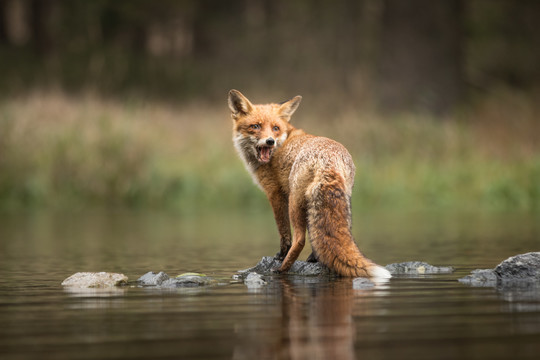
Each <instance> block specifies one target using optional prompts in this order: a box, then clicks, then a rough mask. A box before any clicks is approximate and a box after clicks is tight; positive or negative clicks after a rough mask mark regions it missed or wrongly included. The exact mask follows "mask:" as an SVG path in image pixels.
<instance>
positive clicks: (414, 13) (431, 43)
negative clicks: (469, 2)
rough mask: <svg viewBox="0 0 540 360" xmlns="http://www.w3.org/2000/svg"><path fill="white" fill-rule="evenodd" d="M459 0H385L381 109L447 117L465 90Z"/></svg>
mask: <svg viewBox="0 0 540 360" xmlns="http://www.w3.org/2000/svg"><path fill="white" fill-rule="evenodd" d="M462 21H463V5H462V1H461V0H438V1H433V0H409V1H402V0H385V1H384V9H383V17H382V34H381V51H380V55H379V65H380V66H379V72H380V78H379V82H380V86H379V102H380V106H381V108H382V109H383V110H390V111H403V110H422V111H429V112H434V113H438V114H440V113H445V112H448V111H450V110H452V109H453V108H454V106H455V105H457V104H458V103H459V100H460V98H461V96H462V92H463V67H462V63H463V59H462V56H463V54H462V46H463V36H462V33H463V30H462Z"/></svg>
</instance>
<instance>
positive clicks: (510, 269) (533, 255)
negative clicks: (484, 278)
mask: <svg viewBox="0 0 540 360" xmlns="http://www.w3.org/2000/svg"><path fill="white" fill-rule="evenodd" d="M495 273H496V274H497V277H498V278H500V279H501V280H502V281H503V282H507V281H527V282H529V281H530V282H539V281H540V252H530V253H527V254H521V255H516V256H512V257H510V258H508V259H506V260H504V261H503V262H502V263H500V264H499V265H497V267H495Z"/></svg>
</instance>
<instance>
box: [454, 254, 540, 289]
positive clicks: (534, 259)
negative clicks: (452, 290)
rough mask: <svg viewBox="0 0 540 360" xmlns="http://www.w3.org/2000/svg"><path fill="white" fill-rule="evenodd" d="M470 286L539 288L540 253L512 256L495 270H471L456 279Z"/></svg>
mask: <svg viewBox="0 0 540 360" xmlns="http://www.w3.org/2000/svg"><path fill="white" fill-rule="evenodd" d="M458 281H459V282H461V283H465V284H469V285H472V286H493V287H495V286H496V287H497V288H499V289H502V290H505V291H506V290H508V289H511V288H527V289H533V290H534V291H536V290H535V289H537V288H539V287H540V252H530V253H526V254H520V255H516V256H512V257H510V258H508V259H506V260H504V261H503V262H501V263H500V264H499V265H497V266H496V267H495V269H487V270H473V271H472V273H471V275H467V276H465V277H464V278H461V279H458Z"/></svg>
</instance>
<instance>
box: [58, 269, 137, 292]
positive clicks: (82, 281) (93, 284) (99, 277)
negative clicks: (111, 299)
mask: <svg viewBox="0 0 540 360" xmlns="http://www.w3.org/2000/svg"><path fill="white" fill-rule="evenodd" d="M127 281H128V278H127V276H126V275H124V274H118V273H109V272H78V273H75V274H73V275H71V276H70V277H68V278H67V279H65V280H64V281H63V282H62V285H63V286H66V287H72V288H106V287H113V286H121V285H126V284H127Z"/></svg>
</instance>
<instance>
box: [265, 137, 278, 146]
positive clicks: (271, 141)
mask: <svg viewBox="0 0 540 360" xmlns="http://www.w3.org/2000/svg"><path fill="white" fill-rule="evenodd" d="M275 143H276V141H275V140H274V139H272V138H268V139H266V145H268V146H272V145H274V144H275Z"/></svg>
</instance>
